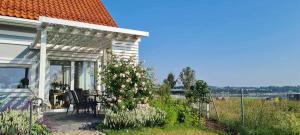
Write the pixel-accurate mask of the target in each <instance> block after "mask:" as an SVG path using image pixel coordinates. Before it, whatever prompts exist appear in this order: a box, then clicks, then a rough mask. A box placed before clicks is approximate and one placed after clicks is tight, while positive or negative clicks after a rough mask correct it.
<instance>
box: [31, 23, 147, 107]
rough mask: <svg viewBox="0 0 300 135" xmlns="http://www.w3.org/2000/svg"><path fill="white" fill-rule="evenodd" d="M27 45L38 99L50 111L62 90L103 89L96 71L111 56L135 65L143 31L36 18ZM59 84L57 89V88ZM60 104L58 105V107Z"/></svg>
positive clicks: (144, 33) (143, 35) (99, 69)
mask: <svg viewBox="0 0 300 135" xmlns="http://www.w3.org/2000/svg"><path fill="white" fill-rule="evenodd" d="M39 21H40V26H39V27H38V32H37V35H36V37H35V40H34V42H33V43H32V45H31V47H30V48H31V49H32V50H36V52H38V53H39V59H38V62H39V65H38V69H39V70H38V73H37V74H38V82H39V83H38V86H36V87H37V88H38V91H36V92H35V93H37V95H38V97H40V98H42V99H43V100H44V101H45V102H46V103H47V104H48V105H49V106H50V105H51V108H52V109H53V108H56V109H57V108H59V109H61V111H65V109H64V108H61V107H56V104H57V103H59V102H57V96H59V95H61V94H62V93H64V92H65V90H76V89H81V90H85V91H87V92H88V93H92V92H96V91H97V92H99V91H102V90H104V87H103V86H101V79H100V78H101V77H100V76H99V72H101V68H102V67H103V65H105V64H106V63H107V61H108V60H109V54H110V53H112V54H114V55H116V56H117V57H120V58H129V57H133V58H134V59H135V60H136V62H138V46H139V42H140V40H141V38H142V37H145V36H148V33H147V32H142V31H135V30H129V29H122V28H115V27H107V26H101V25H94V24H88V23H82V22H75V21H68V20H62V19H55V18H49V17H40V19H39ZM58 84H59V86H60V88H59V89H57V85H58ZM61 104H62V103H60V104H58V106H60V105H61Z"/></svg>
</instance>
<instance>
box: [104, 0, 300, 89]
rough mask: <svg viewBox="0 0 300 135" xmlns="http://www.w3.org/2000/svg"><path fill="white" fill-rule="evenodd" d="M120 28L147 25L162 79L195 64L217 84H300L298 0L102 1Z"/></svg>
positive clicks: (145, 54) (144, 51) (145, 50)
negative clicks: (170, 73)
mask: <svg viewBox="0 0 300 135" xmlns="http://www.w3.org/2000/svg"><path fill="white" fill-rule="evenodd" d="M103 1H104V3H105V5H106V7H107V8H108V10H109V11H110V13H111V15H112V16H113V17H114V19H115V20H116V22H117V23H118V25H119V27H122V28H131V29H137V30H144V31H148V32H150V37H148V38H145V39H143V41H142V42H141V47H140V58H141V59H142V60H145V64H146V65H147V66H149V67H152V68H153V69H154V72H155V76H156V78H157V80H158V81H162V80H163V79H164V78H165V77H166V76H167V74H168V73H169V72H173V73H174V74H176V76H178V74H179V72H180V71H181V70H182V68H184V67H186V66H191V67H192V68H193V69H194V70H195V71H196V73H197V79H203V80H205V81H207V82H208V83H209V84H210V85H214V86H268V85H276V86H283V85H300V1H299V0H288V1H283V0H188V1H187V0H103Z"/></svg>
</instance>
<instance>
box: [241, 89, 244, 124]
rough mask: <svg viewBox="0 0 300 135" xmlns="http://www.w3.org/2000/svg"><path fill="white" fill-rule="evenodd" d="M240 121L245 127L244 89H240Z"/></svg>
mask: <svg viewBox="0 0 300 135" xmlns="http://www.w3.org/2000/svg"><path fill="white" fill-rule="evenodd" d="M241 120H242V123H243V126H245V110H244V89H241Z"/></svg>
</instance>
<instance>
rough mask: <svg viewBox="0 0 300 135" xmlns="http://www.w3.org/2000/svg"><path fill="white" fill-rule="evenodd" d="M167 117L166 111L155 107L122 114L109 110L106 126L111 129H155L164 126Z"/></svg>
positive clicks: (105, 120)
mask: <svg viewBox="0 0 300 135" xmlns="http://www.w3.org/2000/svg"><path fill="white" fill-rule="evenodd" d="M165 117H166V113H165V112H164V111H161V110H160V109H156V108H153V107H147V108H140V107H138V108H136V109H133V110H131V111H129V110H128V111H120V112H114V111H112V110H107V112H106V116H105V119H104V126H105V127H107V128H110V129H123V128H139V127H153V126H159V125H163V124H164V120H165Z"/></svg>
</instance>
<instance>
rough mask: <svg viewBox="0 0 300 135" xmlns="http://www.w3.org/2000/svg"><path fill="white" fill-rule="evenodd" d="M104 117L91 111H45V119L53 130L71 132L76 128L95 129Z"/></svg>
mask: <svg viewBox="0 0 300 135" xmlns="http://www.w3.org/2000/svg"><path fill="white" fill-rule="evenodd" d="M103 119H104V115H102V114H100V115H97V116H96V117H95V116H94V115H93V114H89V113H80V114H66V113H45V114H44V121H45V123H46V124H47V125H48V126H49V127H50V128H51V130H52V131H53V132H69V131H74V130H95V128H96V126H97V124H98V123H100V122H101V121H102V120H103Z"/></svg>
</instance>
